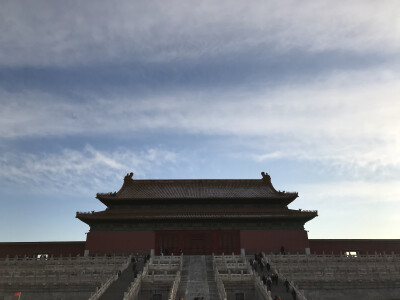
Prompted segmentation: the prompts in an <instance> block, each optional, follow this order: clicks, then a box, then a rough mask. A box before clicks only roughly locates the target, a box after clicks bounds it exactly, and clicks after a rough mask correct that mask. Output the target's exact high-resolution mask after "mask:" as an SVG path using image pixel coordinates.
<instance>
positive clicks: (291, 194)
mask: <svg viewBox="0 0 400 300" xmlns="http://www.w3.org/2000/svg"><path fill="white" fill-rule="evenodd" d="M261 176H262V178H261V180H262V181H263V182H265V183H266V184H267V185H268V186H269V187H270V188H271V189H272V190H273V191H274V192H275V193H276V194H278V195H280V196H284V197H287V198H289V199H291V201H294V200H295V199H296V198H297V197H299V193H298V192H286V191H281V190H277V189H276V188H275V187H274V185H273V184H272V181H271V176H270V175H269V174H268V173H266V172H261Z"/></svg>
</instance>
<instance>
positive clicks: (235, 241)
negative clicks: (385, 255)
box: [76, 172, 317, 254]
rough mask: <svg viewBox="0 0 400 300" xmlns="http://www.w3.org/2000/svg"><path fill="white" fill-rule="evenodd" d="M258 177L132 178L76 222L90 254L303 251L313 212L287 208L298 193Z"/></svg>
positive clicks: (98, 197) (104, 195) (314, 213)
mask: <svg viewBox="0 0 400 300" xmlns="http://www.w3.org/2000/svg"><path fill="white" fill-rule="evenodd" d="M261 174H262V178H261V179H211V180H209V179H206V180H135V179H133V173H130V174H128V175H126V176H125V179H124V183H123V185H122V187H121V189H120V190H119V191H118V192H114V193H107V194H100V193H99V194H97V199H99V200H100V201H101V202H102V203H104V204H105V205H106V206H107V208H106V209H105V210H104V211H99V212H90V213H81V212H78V213H77V215H76V217H77V218H78V219H80V220H81V221H83V222H85V223H86V224H88V225H89V226H90V232H89V233H88V234H87V241H86V250H88V251H89V253H110V252H114V253H130V252H133V251H138V250H146V249H156V253H160V252H161V251H163V252H164V253H176V254H177V253H179V252H180V251H183V252H184V253H185V254H211V253H213V252H214V253H232V252H234V253H239V251H240V249H241V248H244V249H246V251H260V250H263V251H274V252H278V251H279V250H280V248H281V246H284V247H285V249H286V251H291V252H301V253H304V252H305V251H306V249H307V248H309V242H308V236H307V232H306V231H305V230H304V224H305V223H306V222H307V221H309V220H311V219H313V218H314V217H316V216H317V211H302V210H292V209H289V208H288V205H289V204H290V203H291V202H292V201H294V200H295V199H296V198H297V197H298V194H297V193H289V192H281V191H277V190H276V189H275V188H274V187H273V185H272V183H271V178H270V176H269V175H268V174H266V173H264V172H262V173H261Z"/></svg>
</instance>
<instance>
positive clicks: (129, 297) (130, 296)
mask: <svg viewBox="0 0 400 300" xmlns="http://www.w3.org/2000/svg"><path fill="white" fill-rule="evenodd" d="M152 259H153V258H150V260H148V261H147V263H146V265H145V266H144V267H143V270H142V272H141V273H139V274H138V275H137V276H136V279H135V280H134V281H133V282H132V283H131V286H130V287H129V289H128V291H127V292H125V293H124V298H123V300H136V299H138V294H139V292H140V288H141V287H142V281H143V278H144V277H145V276H146V275H147V273H148V271H149V265H150V263H151V261H152Z"/></svg>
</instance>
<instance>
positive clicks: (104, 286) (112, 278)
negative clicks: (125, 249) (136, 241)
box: [88, 255, 132, 300]
mask: <svg viewBox="0 0 400 300" xmlns="http://www.w3.org/2000/svg"><path fill="white" fill-rule="evenodd" d="M131 260H132V255H129V256H128V258H127V260H126V261H125V263H123V264H122V266H121V269H120V270H119V271H121V272H123V271H125V270H126V268H128V266H129V264H130V262H131ZM117 279H118V274H115V275H111V276H110V278H109V279H108V280H107V281H106V282H105V283H104V284H102V285H101V286H100V288H96V291H95V292H94V293H93V294H92V295H91V296H90V298H89V299H88V300H97V299H99V298H100V297H101V295H103V294H104V292H105V291H106V290H107V289H108V288H109V287H110V285H111V284H112V283H113V282H114V281H116V280H117Z"/></svg>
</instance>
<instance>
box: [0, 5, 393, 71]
mask: <svg viewBox="0 0 400 300" xmlns="http://www.w3.org/2000/svg"><path fill="white" fill-rule="evenodd" d="M399 12H400V4H399V3H398V2H397V1H383V2H382V1H380V2H379V3H376V2H374V1H352V2H351V3H348V2H346V3H337V2H332V1H318V3H316V2H315V1H305V2H302V5H298V2H296V1H279V2H272V1H252V3H251V4H250V5H249V3H248V2H247V1H239V2H238V1H236V2H235V4H234V5H232V2H230V1H219V2H215V1H211V0H208V1H202V2H201V3H199V2H196V3H195V4H194V3H190V2H185V3H182V1H172V2H171V1H169V2H168V3H166V2H164V1H146V2H140V1H120V2H119V3H118V5H111V4H110V3H109V2H107V1H96V2H92V1H85V2H84V3H83V2H80V1H69V2H68V3H48V2H45V1H35V3H28V2H24V3H21V2H15V1H5V2H4V3H3V5H2V10H1V12H0V27H1V28H7V30H3V31H2V32H1V33H0V41H1V43H0V45H1V46H0V65H2V66H40V67H43V66H49V65H52V66H54V65H57V66H71V65H82V64H93V63H98V62H102V63H103V62H107V61H113V62H115V61H119V62H123V63H124V62H128V61H148V62H150V61H152V62H155V61H157V62H161V61H174V60H194V61H202V60H203V58H204V57H221V58H222V57H226V56H229V55H234V54H236V53H241V52H243V51H245V52H247V51H249V50H251V49H258V52H259V55H262V56H266V55H268V54H270V53H279V52H285V51H291V50H293V49H303V50H305V51H311V52H320V51H329V50H344V51H354V52H357V53H360V52H373V53H376V52H383V53H397V52H398V50H399V48H400V42H399V39H398V38H396V37H399V35H400V27H399V25H398V23H397V17H398V15H399Z"/></svg>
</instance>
